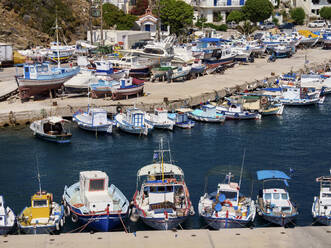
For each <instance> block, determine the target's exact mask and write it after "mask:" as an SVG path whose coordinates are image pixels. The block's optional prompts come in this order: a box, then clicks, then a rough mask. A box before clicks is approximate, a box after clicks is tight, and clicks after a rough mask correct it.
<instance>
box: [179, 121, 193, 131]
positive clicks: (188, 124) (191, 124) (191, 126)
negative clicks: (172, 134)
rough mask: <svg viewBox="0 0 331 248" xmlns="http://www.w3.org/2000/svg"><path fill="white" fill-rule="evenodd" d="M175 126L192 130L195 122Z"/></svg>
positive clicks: (180, 123)
mask: <svg viewBox="0 0 331 248" xmlns="http://www.w3.org/2000/svg"><path fill="white" fill-rule="evenodd" d="M175 126H176V127H180V128H184V129H191V128H193V127H194V126H195V122H194V121H186V122H176V124H175Z"/></svg>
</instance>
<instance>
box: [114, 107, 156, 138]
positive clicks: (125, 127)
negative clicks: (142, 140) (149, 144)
mask: <svg viewBox="0 0 331 248" xmlns="http://www.w3.org/2000/svg"><path fill="white" fill-rule="evenodd" d="M145 115H146V113H145V112H144V111H141V110H140V109H138V108H135V107H133V108H129V109H127V110H126V112H125V113H118V114H117V115H116V116H115V124H116V126H117V127H118V128H119V129H121V130H122V131H124V132H126V133H131V134H138V135H148V134H149V133H150V132H151V131H152V129H153V125H151V124H149V123H147V122H146V121H145Z"/></svg>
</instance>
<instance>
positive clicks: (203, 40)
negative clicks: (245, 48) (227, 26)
mask: <svg viewBox="0 0 331 248" xmlns="http://www.w3.org/2000/svg"><path fill="white" fill-rule="evenodd" d="M199 41H200V42H229V40H224V39H221V38H202V39H200V40H199Z"/></svg>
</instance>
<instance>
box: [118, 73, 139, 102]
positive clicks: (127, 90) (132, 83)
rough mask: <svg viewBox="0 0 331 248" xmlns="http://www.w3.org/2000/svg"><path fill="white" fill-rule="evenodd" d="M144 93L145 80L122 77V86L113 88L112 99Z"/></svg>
mask: <svg viewBox="0 0 331 248" xmlns="http://www.w3.org/2000/svg"><path fill="white" fill-rule="evenodd" d="M143 94H144V81H143V80H139V79H136V78H132V77H129V78H121V80H120V87H115V88H114V89H113V90H112V99H113V100H120V99H124V98H126V99H128V97H129V96H134V95H136V96H137V97H138V96H142V95H143Z"/></svg>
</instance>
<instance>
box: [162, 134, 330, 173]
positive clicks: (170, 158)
mask: <svg viewBox="0 0 331 248" xmlns="http://www.w3.org/2000/svg"><path fill="white" fill-rule="evenodd" d="M168 151H169V160H170V164H172V157H171V151H170V144H169V140H168ZM330 171H331V170H330Z"/></svg>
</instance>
